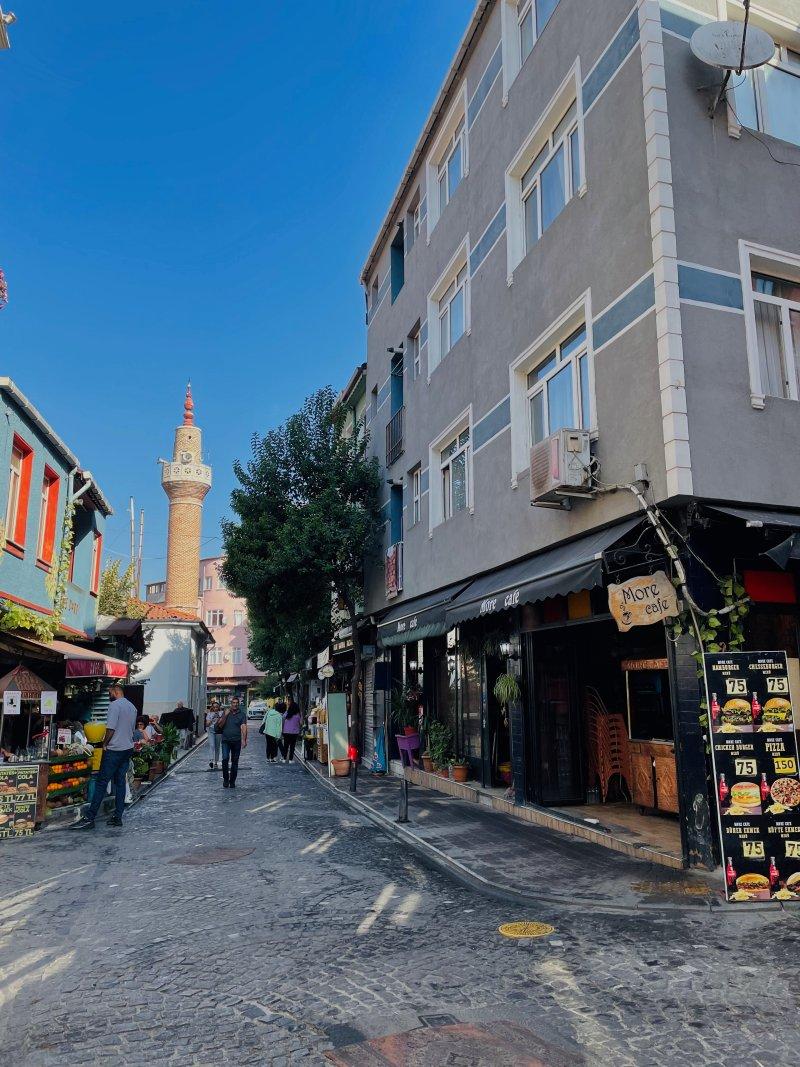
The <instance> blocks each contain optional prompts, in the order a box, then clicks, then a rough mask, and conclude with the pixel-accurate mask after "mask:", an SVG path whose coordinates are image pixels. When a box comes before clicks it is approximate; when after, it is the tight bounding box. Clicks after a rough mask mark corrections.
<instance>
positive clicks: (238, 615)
mask: <svg viewBox="0 0 800 1067" xmlns="http://www.w3.org/2000/svg"><path fill="white" fill-rule="evenodd" d="M233 625H234V626H244V612H243V611H242V610H241V609H237V610H236V611H234V613H233Z"/></svg>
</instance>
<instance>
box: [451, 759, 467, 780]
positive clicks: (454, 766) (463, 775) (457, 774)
mask: <svg viewBox="0 0 800 1067" xmlns="http://www.w3.org/2000/svg"><path fill="white" fill-rule="evenodd" d="M450 775H451V777H452V779H453V781H454V782H466V780H467V778H469V764H468V763H467V761H466V759H465V758H464V756H457V757H455V759H451V760H450Z"/></svg>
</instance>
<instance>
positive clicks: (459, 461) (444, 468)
mask: <svg viewBox="0 0 800 1067" xmlns="http://www.w3.org/2000/svg"><path fill="white" fill-rule="evenodd" d="M469 441H470V437H469V428H467V429H466V430H462V431H461V433H459V434H458V435H457V436H456V437H454V438H453V439H452V440H451V441H450V442H449V443H448V444H447V445H445V447H444V448H443V449H442V450H441V453H440V460H441V487H442V516H443V518H444V519H445V521H446V520H447V519H449V518H451V517H452V516H453V515H455V513H456V512H457V511H465V510H466V509H467V507H468V506H469Z"/></svg>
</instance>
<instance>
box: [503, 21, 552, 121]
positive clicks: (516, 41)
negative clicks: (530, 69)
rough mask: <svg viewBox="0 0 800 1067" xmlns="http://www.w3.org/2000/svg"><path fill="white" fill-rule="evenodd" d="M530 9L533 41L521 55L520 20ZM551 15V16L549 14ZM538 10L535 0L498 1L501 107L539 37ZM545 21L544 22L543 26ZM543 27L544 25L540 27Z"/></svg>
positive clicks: (505, 102)
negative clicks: (501, 77)
mask: <svg viewBox="0 0 800 1067" xmlns="http://www.w3.org/2000/svg"><path fill="white" fill-rule="evenodd" d="M528 8H530V10H531V19H532V21H531V28H532V30H533V43H532V44H531V50H530V52H529V53H528V55H527V56H523V55H522V21H523V18H524V17H525V14H526V13H527V10H528ZM551 17H552V16H551ZM537 20H538V11H537V9H536V0H501V3H500V38H501V41H502V48H503V107H505V106H506V104H507V103H508V93H509V90H510V89H511V86H512V85H513V84H514V82H515V81H516V80H517V75H518V74H519V72H520V71H521V70H522V68H523V67H524V66H525V63H526V61H527V60H528V58H529V57H530V56H531V55H532V54H533V50H534V49H535V48H536V42H537V41H538V40H539V38H540V37H541V32H540V30H539V27H538V25H537ZM546 25H547V23H545V26H546ZM542 29H544V27H542Z"/></svg>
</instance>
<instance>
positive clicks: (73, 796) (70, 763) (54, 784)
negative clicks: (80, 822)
mask: <svg viewBox="0 0 800 1067" xmlns="http://www.w3.org/2000/svg"><path fill="white" fill-rule="evenodd" d="M91 774H92V763H91V759H90V757H89V756H86V755H85V754H83V753H81V754H79V755H77V756H60V757H59V756H54V758H53V759H51V760H50V761H49V762H47V763H42V764H40V765H39V789H40V790H41V789H42V781H43V780H44V782H45V785H44V792H45V798H46V810H45V813H44V814H45V815H50V814H51V813H52V812H53V811H54V810H56V809H58V808H67V807H71V806H72V805H74V804H84V803H85V802H86V791H87V789H88V787H89V779H90V777H91ZM37 815H38V811H37Z"/></svg>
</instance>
